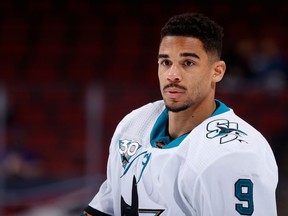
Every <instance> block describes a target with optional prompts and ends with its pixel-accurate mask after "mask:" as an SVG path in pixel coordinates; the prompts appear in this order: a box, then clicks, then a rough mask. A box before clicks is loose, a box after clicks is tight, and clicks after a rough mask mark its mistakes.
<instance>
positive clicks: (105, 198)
mask: <svg viewBox="0 0 288 216" xmlns="http://www.w3.org/2000/svg"><path fill="white" fill-rule="evenodd" d="M112 161H113V152H112V154H111V146H110V154H109V157H108V162H107V178H106V180H105V181H104V182H103V183H102V185H101V186H100V189H99V191H98V192H97V194H96V195H95V197H94V198H93V199H92V201H91V202H90V203H89V206H88V210H87V208H86V209H85V210H86V211H87V212H88V213H90V212H91V211H90V212H89V210H92V212H91V213H90V214H92V213H93V209H94V210H95V211H97V212H98V211H99V212H101V213H103V215H105V214H106V215H113V213H114V210H113V194H112V182H111V181H112V176H111V164H112V163H113V162H112ZM92 215H94V214H92ZM96 215H102V214H96Z"/></svg>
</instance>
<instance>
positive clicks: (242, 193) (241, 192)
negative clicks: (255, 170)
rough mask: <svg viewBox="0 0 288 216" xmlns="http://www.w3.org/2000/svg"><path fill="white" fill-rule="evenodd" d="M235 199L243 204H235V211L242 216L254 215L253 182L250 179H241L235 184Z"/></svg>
mask: <svg viewBox="0 0 288 216" xmlns="http://www.w3.org/2000/svg"><path fill="white" fill-rule="evenodd" d="M235 197H237V199H238V200H239V201H241V203H236V204H235V209H236V211H237V212H238V213H239V214H240V215H252V214H253V211H254V203H253V182H252V181H251V180H250V179H239V180H238V181H237V182H236V183H235Z"/></svg>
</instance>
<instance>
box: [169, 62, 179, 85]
mask: <svg viewBox="0 0 288 216" xmlns="http://www.w3.org/2000/svg"><path fill="white" fill-rule="evenodd" d="M167 79H168V80H169V81H170V82H180V81H181V80H182V75H181V72H180V70H179V68H177V66H176V65H172V66H171V67H170V69H169V71H168V74H167Z"/></svg>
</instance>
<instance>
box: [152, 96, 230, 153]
mask: <svg viewBox="0 0 288 216" xmlns="http://www.w3.org/2000/svg"><path fill="white" fill-rule="evenodd" d="M215 102H216V105H217V108H216V110H215V111H214V112H213V113H212V115H211V117H213V116H216V115H220V114H222V113H224V112H227V111H229V110H230V108H229V107H227V106H226V105H225V104H224V103H222V102H221V101H219V100H215ZM167 126H168V110H167V109H164V110H163V112H162V113H161V114H160V116H159V117H158V119H157V120H156V122H155V124H154V126H153V129H152V131H151V134H150V144H151V145H152V147H154V148H159V147H157V145H156V143H157V142H160V143H164V145H163V146H162V147H161V149H169V148H174V147H177V146H178V145H180V143H181V142H182V141H183V140H184V139H185V138H186V136H187V135H188V134H189V133H190V132H189V133H186V134H183V135H182V136H180V137H178V138H176V139H174V140H171V138H170V136H169V135H168V128H167Z"/></svg>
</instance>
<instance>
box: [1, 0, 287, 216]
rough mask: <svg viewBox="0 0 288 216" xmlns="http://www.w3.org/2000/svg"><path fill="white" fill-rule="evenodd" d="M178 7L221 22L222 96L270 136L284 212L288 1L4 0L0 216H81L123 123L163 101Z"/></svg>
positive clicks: (219, 94)
mask: <svg viewBox="0 0 288 216" xmlns="http://www.w3.org/2000/svg"><path fill="white" fill-rule="evenodd" d="M182 12H201V13H204V14H206V15H207V16H209V17H210V18H212V19H214V20H215V21H216V22H218V23H219V24H220V25H222V26H223V27H224V33H225V37H224V47H223V60H225V61H226V64H227V72H226V76H225V79H224V80H223V81H222V82H221V84H220V85H219V86H218V91H217V98H218V99H220V100H222V101H223V102H224V103H226V104H227V105H228V106H230V107H231V108H233V109H234V111H235V112H236V114H238V115H240V116H241V117H242V118H244V119H245V120H247V121H248V122H249V123H250V124H252V125H253V126H254V127H256V128H257V129H258V130H259V131H260V132H262V133H263V134H264V136H265V137H266V138H267V140H268V141H269V143H270V145H271V147H272V149H273V151H274V154H275V157H276V160H277V163H278V166H279V185H278V190H277V205H278V215H279V216H284V215H287V214H288V210H287V204H288V203H287V198H288V194H287V193H288V180H287V177H288V176H287V172H288V170H287V154H288V149H287V148H288V147H287V145H288V127H287V120H288V118H287V115H288V114H287V110H288V101H287V100H288V87H287V76H288V70H287V62H288V43H287V35H288V26H287V25H288V24H287V23H288V15H287V14H288V3H285V2H282V3H277V2H276V1H273V2H270V3H269V4H267V3H263V2H255V1H247V2H246V1H238V2H233V3H232V2H231V1H227V0H226V1H183V0H181V1H180V0H178V1H175V2H173V1H172V2H171V3H167V1H103V3H102V2H101V1H96V0H95V1H88V0H82V1H76V0H71V1H68V0H62V1H57V0H43V1H37V0H27V1H24V0H23V1H21V0H10V1H8V0H6V1H5V0H1V1H0V117H1V122H0V131H1V132H0V153H1V155H0V159H1V166H0V168H1V175H0V180H1V181H0V203H1V205H0V215H29V216H32V215H33V213H32V211H33V212H34V214H35V215H36V214H37V213H39V212H37V211H38V210H35V207H39V211H40V212H41V214H40V215H44V213H47V214H48V215H62V216H64V215H79V214H80V213H79V212H80V209H81V208H83V206H86V205H87V204H88V202H89V201H90V200H91V199H92V197H93V196H94V194H95V193H96V192H97V189H98V187H99V184H100V183H101V181H102V180H103V178H104V177H105V174H106V160H107V155H108V146H109V142H110V139H111V136H112V134H113V132H114V129H115V127H116V125H117V123H118V122H119V121H120V120H121V119H122V118H123V117H124V115H125V114H127V113H128V112H130V111H131V110H133V109H135V108H137V107H139V106H141V105H144V104H145V103H148V102H150V101H154V100H158V99H161V96H160V93H159V86H158V78H157V53H158V46H159V32H160V29H161V27H162V26H163V25H164V23H165V22H166V21H167V19H168V18H170V17H171V16H172V15H175V14H178V13H182ZM43 206H45V208H44V207H43ZM40 207H41V208H40ZM30 209H33V210H32V211H30ZM23 212H26V214H25V213H23ZM35 212H37V213H35ZM52 212H53V213H52ZM22 213H23V214H22Z"/></svg>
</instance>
